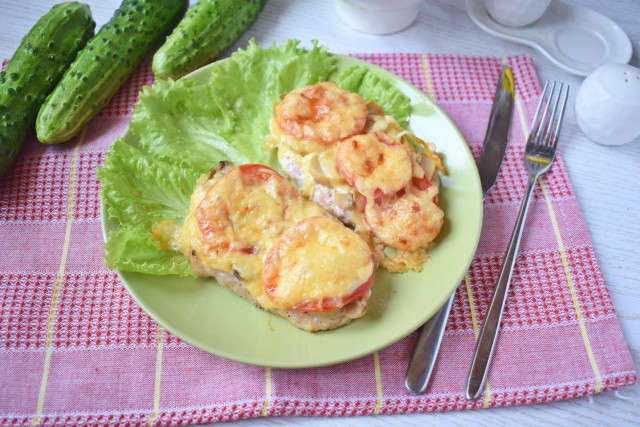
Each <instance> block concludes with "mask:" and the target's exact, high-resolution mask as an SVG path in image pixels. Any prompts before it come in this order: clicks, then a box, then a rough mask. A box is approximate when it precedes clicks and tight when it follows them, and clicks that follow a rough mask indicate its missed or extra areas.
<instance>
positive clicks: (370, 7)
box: [335, 0, 422, 34]
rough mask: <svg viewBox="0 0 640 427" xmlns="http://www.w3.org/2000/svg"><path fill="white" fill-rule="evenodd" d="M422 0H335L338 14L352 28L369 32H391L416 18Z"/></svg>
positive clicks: (402, 28) (400, 28)
mask: <svg viewBox="0 0 640 427" xmlns="http://www.w3.org/2000/svg"><path fill="white" fill-rule="evenodd" d="M421 3H422V0H335V5H336V11H337V12H338V16H339V17H340V19H342V20H343V21H344V22H345V23H346V24H347V25H349V26H350V27H351V28H353V29H355V30H358V31H361V32H363V33H369V34H391V33H396V32H398V31H401V30H404V29H405V28H407V27H408V26H409V25H411V24H412V23H413V21H415V20H416V17H417V16H418V13H419V12H420V4H421Z"/></svg>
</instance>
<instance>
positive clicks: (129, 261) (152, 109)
mask: <svg viewBox="0 0 640 427" xmlns="http://www.w3.org/2000/svg"><path fill="white" fill-rule="evenodd" d="M298 45H299V42H298V41H296V40H287V41H285V42H284V43H283V44H282V45H280V46H276V45H275V44H274V45H272V46H271V47H269V48H262V47H260V46H258V45H257V44H256V43H255V42H254V41H251V42H250V43H249V45H248V46H247V48H246V49H245V50H239V51H237V52H235V53H234V54H233V55H231V56H230V57H229V58H227V59H224V60H222V61H219V62H217V63H216V64H215V65H214V66H212V67H210V68H208V69H207V70H206V71H204V72H203V71H201V72H198V73H195V74H193V75H191V76H187V77H184V78H182V79H180V80H178V81H173V80H158V81H156V82H155V83H154V84H153V85H152V86H146V87H144V88H143V90H142V91H141V92H140V96H139V101H138V102H137V104H136V105H135V107H134V111H133V113H132V117H131V121H130V124H129V128H128V130H127V132H126V133H125V135H124V136H123V137H122V138H119V139H117V140H116V141H115V142H114V143H113V144H112V146H111V147H110V149H109V150H108V151H107V155H106V157H105V161H104V164H103V166H102V167H101V168H100V169H99V170H98V179H99V181H100V183H101V192H100V194H101V198H102V202H103V207H104V210H105V212H104V215H105V222H106V227H105V228H106V242H105V262H106V264H107V266H108V267H110V268H117V269H120V270H123V271H134V272H141V273H148V274H178V275H183V276H188V275H192V274H193V273H192V272H191V269H190V267H189V264H188V262H187V260H186V259H185V258H184V257H183V256H182V255H181V254H178V253H176V252H172V251H163V250H161V249H160V248H159V247H158V245H157V244H156V243H155V242H154V241H153V240H152V239H151V232H150V230H151V228H152V227H153V225H154V224H155V223H156V222H157V221H159V220H162V219H170V220H173V221H175V222H176V223H178V224H180V223H182V222H183V221H184V219H185V217H186V215H187V213H188V210H189V199H190V196H191V193H192V192H193V189H194V187H195V181H196V178H197V177H198V176H199V175H200V174H202V173H204V172H207V171H208V170H209V169H211V168H212V167H214V166H216V165H217V164H218V162H219V161H221V160H230V161H232V162H234V163H235V164H243V163H262V164H266V165H269V166H271V167H272V168H274V169H276V170H280V167H279V165H278V162H277V157H276V154H275V152H268V151H267V150H265V149H264V148H263V143H264V140H265V138H266V136H267V134H268V132H269V121H270V119H271V115H272V109H271V106H272V105H273V103H275V102H278V100H279V99H280V95H281V94H284V93H287V92H290V91H291V90H293V89H295V88H297V87H300V86H305V85H309V84H314V83H318V82H320V81H326V80H331V81H334V82H335V83H337V84H338V85H340V86H342V87H344V88H345V89H348V90H351V91H354V92H357V93H359V94H360V95H361V96H362V97H363V98H365V99H368V100H371V101H375V102H377V103H378V104H380V106H381V107H382V108H383V109H384V110H385V111H386V112H387V113H388V114H392V115H393V116H394V117H396V119H397V120H398V121H399V122H400V123H401V124H404V123H406V122H407V120H408V117H409V114H410V112H411V106H410V101H409V99H408V98H407V97H406V96H405V95H403V94H402V93H401V92H400V91H399V90H397V89H396V88H394V87H393V86H392V85H391V84H390V83H389V82H387V81H386V80H384V79H382V78H380V77H379V76H378V75H376V74H375V73H372V72H371V71H370V70H369V69H368V68H367V67H365V66H354V67H350V68H346V69H342V70H339V69H338V66H337V57H336V56H335V55H333V54H331V53H329V52H328V51H327V49H326V48H324V47H320V46H318V45H317V44H315V43H314V44H313V46H312V47H311V48H309V49H305V48H302V47H299V46H298ZM273 151H275V150H273Z"/></svg>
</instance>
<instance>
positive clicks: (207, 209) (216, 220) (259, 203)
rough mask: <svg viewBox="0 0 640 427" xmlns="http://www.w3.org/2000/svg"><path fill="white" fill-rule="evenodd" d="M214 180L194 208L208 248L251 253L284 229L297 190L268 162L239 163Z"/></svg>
mask: <svg viewBox="0 0 640 427" xmlns="http://www.w3.org/2000/svg"><path fill="white" fill-rule="evenodd" d="M214 179H216V180H217V181H216V182H214V183H213V184H212V185H211V186H210V187H209V189H208V190H207V192H206V193H205V195H204V198H203V199H202V201H201V202H200V203H199V205H198V206H197V208H196V212H195V215H196V219H197V222H198V226H199V228H200V233H201V234H202V238H203V242H204V243H205V246H206V247H207V249H208V250H212V251H214V252H219V251H227V250H228V251H233V252H243V253H247V254H253V253H256V252H257V251H258V249H259V248H258V246H261V244H260V242H261V241H265V239H268V238H269V237H271V238H275V237H277V236H279V234H280V233H281V232H282V231H284V227H285V225H284V222H283V220H284V219H285V215H286V211H287V207H288V205H289V204H290V203H292V201H295V200H298V199H300V194H299V193H298V190H297V189H296V188H295V187H294V186H293V184H291V183H290V182H289V181H287V180H286V179H285V178H284V177H283V176H282V175H280V174H279V173H277V172H276V171H274V170H273V169H271V168H270V167H268V166H264V165H258V164H247V165H241V166H238V167H236V168H234V169H232V170H230V171H229V172H227V173H226V174H225V175H223V176H221V177H219V178H214Z"/></svg>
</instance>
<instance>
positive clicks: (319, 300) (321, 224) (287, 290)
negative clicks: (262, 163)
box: [263, 216, 375, 310]
mask: <svg viewBox="0 0 640 427" xmlns="http://www.w3.org/2000/svg"><path fill="white" fill-rule="evenodd" d="M374 271H375V263H374V261H373V257H372V255H371V252H370V250H369V247H368V245H367V244H366V243H365V242H364V241H362V239H360V238H359V237H358V235H357V234H356V233H354V232H353V231H351V230H349V229H348V228H346V227H344V226H343V225H342V224H341V223H339V222H337V221H336V220H334V219H331V218H328V217H324V216H318V217H311V218H307V219H305V220H303V221H300V222H298V223H297V224H295V225H294V226H292V227H290V228H289V229H288V230H287V231H286V232H285V233H284V234H283V235H282V237H281V238H280V239H279V240H278V242H276V244H275V245H273V247H272V248H271V249H270V250H269V253H268V254H267V259H266V261H265V268H264V271H263V281H264V283H265V287H266V289H267V293H268V295H269V297H270V298H271V299H272V301H274V303H276V304H277V305H278V306H280V307H286V308H294V309H305V310H313V309H314V308H318V307H319V308H335V307H332V305H333V306H336V305H337V306H342V305H344V304H345V303H346V302H349V301H351V300H353V299H354V298H355V297H358V296H360V295H361V294H362V292H361V293H358V289H360V288H361V287H362V286H363V285H365V286H366V285H367V284H369V286H370V280H371V279H372V278H373V274H374ZM319 284H321V286H319ZM364 290H368V287H367V288H366V289H364Z"/></svg>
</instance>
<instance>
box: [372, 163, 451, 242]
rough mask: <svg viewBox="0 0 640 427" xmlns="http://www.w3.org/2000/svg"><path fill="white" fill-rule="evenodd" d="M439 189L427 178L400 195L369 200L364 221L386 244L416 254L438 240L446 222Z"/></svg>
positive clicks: (413, 184) (416, 180) (420, 179)
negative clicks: (413, 251) (441, 207)
mask: <svg viewBox="0 0 640 427" xmlns="http://www.w3.org/2000/svg"><path fill="white" fill-rule="evenodd" d="M437 195H438V187H436V186H435V185H433V184H432V183H431V182H430V181H429V180H428V178H426V176H423V177H422V178H419V179H418V178H414V179H412V180H411V185H409V186H408V187H407V188H406V189H404V190H401V191H399V192H398V193H396V194H393V195H389V196H381V197H375V198H368V199H367V200H366V205H365V207H364V220H365V222H366V223H367V225H368V226H369V229H370V230H371V231H372V232H373V234H375V235H376V236H377V237H378V239H380V241H382V242H383V243H384V244H385V245H387V246H391V247H393V248H396V249H402V250H407V251H412V250H416V249H419V248H421V247H424V246H426V245H427V244H428V243H430V242H431V241H432V240H433V239H435V238H436V236H437V235H438V233H440V229H441V228H442V223H443V219H444V213H443V212H442V209H440V207H439V206H438V204H437V203H436V200H437Z"/></svg>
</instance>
